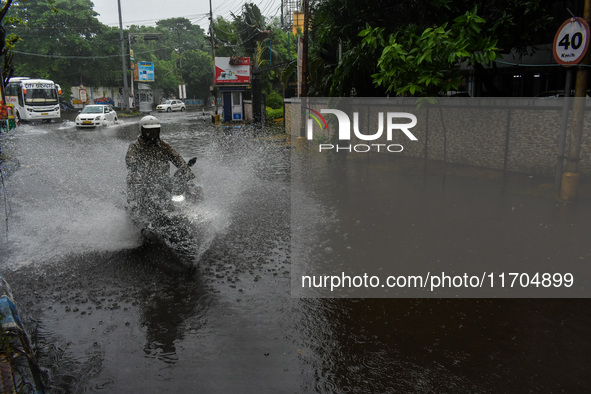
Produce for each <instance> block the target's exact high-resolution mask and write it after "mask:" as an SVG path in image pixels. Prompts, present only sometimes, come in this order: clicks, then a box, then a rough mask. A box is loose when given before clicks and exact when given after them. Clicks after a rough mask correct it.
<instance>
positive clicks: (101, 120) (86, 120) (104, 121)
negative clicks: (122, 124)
mask: <svg viewBox="0 0 591 394" xmlns="http://www.w3.org/2000/svg"><path fill="white" fill-rule="evenodd" d="M115 122H117V112H115V110H114V109H113V108H112V107H111V106H110V105H102V104H91V105H87V106H86V107H84V108H83V109H82V111H81V112H80V114H79V115H78V116H76V127H97V126H106V125H108V124H109V123H115Z"/></svg>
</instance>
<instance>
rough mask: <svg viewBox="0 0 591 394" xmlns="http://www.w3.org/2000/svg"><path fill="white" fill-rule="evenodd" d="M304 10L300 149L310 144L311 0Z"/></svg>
mask: <svg viewBox="0 0 591 394" xmlns="http://www.w3.org/2000/svg"><path fill="white" fill-rule="evenodd" d="M303 3H304V4H303V8H304V9H303V11H304V35H303V38H302V76H301V81H300V87H301V89H300V100H302V101H301V102H300V119H301V126H300V136H299V137H298V138H296V148H298V149H306V148H307V146H308V141H307V140H306V137H305V135H306V111H304V107H307V105H304V102H303V101H305V100H308V81H307V80H308V29H309V19H310V15H309V13H310V0H304V1H303Z"/></svg>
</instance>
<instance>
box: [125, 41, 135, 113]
mask: <svg viewBox="0 0 591 394" xmlns="http://www.w3.org/2000/svg"><path fill="white" fill-rule="evenodd" d="M127 38H128V39H129V61H130V63H131V77H130V78H129V82H130V84H131V98H132V103H133V104H135V92H134V91H133V85H134V83H133V79H134V76H135V68H136V67H137V66H136V65H135V63H134V62H135V59H134V57H133V51H132V50H131V33H128V34H127ZM131 107H133V106H131Z"/></svg>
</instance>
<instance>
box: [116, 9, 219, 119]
mask: <svg viewBox="0 0 591 394" xmlns="http://www.w3.org/2000/svg"><path fill="white" fill-rule="evenodd" d="M210 1H211V0H210ZM117 7H118V9H119V41H120V42H121V68H122V69H123V100H124V101H125V110H126V111H127V112H129V88H128V87H127V66H126V64H125V39H124V38H123V19H121V0H117Z"/></svg>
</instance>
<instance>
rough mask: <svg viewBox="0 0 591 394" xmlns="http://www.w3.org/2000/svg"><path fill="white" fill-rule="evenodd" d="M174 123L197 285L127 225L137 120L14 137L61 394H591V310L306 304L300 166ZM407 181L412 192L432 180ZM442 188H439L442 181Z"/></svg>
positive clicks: (519, 189) (28, 244) (12, 233)
mask: <svg viewBox="0 0 591 394" xmlns="http://www.w3.org/2000/svg"><path fill="white" fill-rule="evenodd" d="M159 117H160V118H161V120H162V123H163V139H165V140H166V141H168V142H169V143H171V144H172V145H173V146H174V147H175V148H177V150H178V151H179V152H180V153H181V154H182V155H183V156H184V157H186V158H188V157H192V156H197V157H198V162H197V165H196V167H195V172H196V174H197V179H198V180H199V182H200V183H201V184H202V186H203V189H204V191H205V195H206V203H205V206H203V207H201V208H200V209H202V210H203V211H204V212H207V213H208V215H209V216H208V218H209V221H208V234H209V237H208V238H207V241H206V242H205V243H204V244H203V245H202V248H201V256H200V258H199V261H198V263H199V270H198V271H197V273H194V274H187V273H186V272H185V271H184V270H182V269H179V264H178V261H175V259H174V257H173V256H172V254H171V253H170V251H167V250H166V249H165V248H158V247H156V246H153V245H143V244H142V241H141V237H140V234H139V230H138V229H136V228H134V227H133V225H132V224H131V223H130V221H129V219H128V218H127V215H126V212H125V171H126V169H125V163H124V156H125V152H126V149H127V146H128V144H129V142H131V141H132V140H133V139H134V138H135V137H136V136H137V130H136V127H137V123H136V122H137V120H139V119H133V118H131V119H125V120H124V121H123V124H121V125H117V126H110V127H107V128H105V129H99V130H94V131H89V130H83V131H78V130H75V128H74V127H73V124H72V123H70V122H65V123H62V124H52V125H26V126H24V127H21V128H19V130H17V131H16V132H14V133H13V134H11V135H8V136H3V137H2V138H3V140H2V143H3V151H4V152H7V151H8V152H10V154H11V155H13V157H14V158H17V159H18V161H19V163H20V167H19V168H18V170H17V171H15V172H13V173H12V174H11V175H10V176H8V177H7V178H6V179H5V185H6V191H7V196H8V199H9V207H10V212H9V216H8V231H6V228H4V229H3V230H2V233H1V234H0V235H2V241H1V243H0V248H1V257H0V269H1V273H2V274H3V275H4V276H5V277H6V279H7V281H8V282H9V283H10V284H11V286H12V290H13V293H14V297H15V300H16V302H17V304H18V306H19V311H20V314H21V317H22V318H23V320H24V322H25V325H26V326H27V327H28V328H29V331H30V334H31V337H32V339H33V342H34V345H35V348H36V350H37V354H38V361H39V364H40V366H41V368H42V369H43V371H44V373H45V376H46V381H47V385H48V387H49V391H50V392H55V393H81V392H112V393H163V392H170V393H192V392H204V393H227V392H240V393H255V392H256V393H259V392H264V393H300V392H320V393H350V392H354V393H359V392H367V393H376V392H380V393H390V392H405V393H406V392H416V393H425V392H433V393H435V392H436V393H461V392H471V393H497V392H561V391H564V392H585V391H588V390H589V386H591V372H590V371H589V368H588V365H589V362H590V361H591V341H590V340H589V339H590V337H589V335H590V334H589V332H590V330H589V329H590V328H591V312H590V308H589V307H590V306H591V305H590V302H589V300H587V299H415V298H411V299H408V298H386V299H369V298H367V299H364V298H358V299H328V298H318V299H314V298H294V297H292V296H291V293H290V289H291V286H292V284H291V275H292V266H291V263H292V261H291V260H292V255H291V254H292V251H291V241H292V239H291V235H292V229H291V220H292V212H291V206H292V198H293V197H294V194H293V190H292V189H291V186H292V185H291V174H290V165H291V163H290V160H291V153H292V152H291V150H290V149H289V148H286V147H285V146H284V145H282V144H277V143H274V142H269V141H266V140H265V141H261V140H256V139H253V138H251V136H250V134H248V135H246V136H240V135H239V134H236V133H234V135H226V134H225V133H223V132H220V131H219V130H217V131H216V129H214V128H213V127H211V126H210V125H208V124H205V123H201V122H198V121H196V120H195V119H192V114H191V113H185V114H170V115H168V114H162V115H159ZM400 168H401V169H402V170H401V173H402V175H405V174H406V175H409V176H412V177H413V179H417V177H418V175H422V174H424V172H423V171H424V170H425V169H424V168H422V167H420V166H416V165H415V164H411V165H410V166H408V165H407V164H404V163H403V164H401V166H400ZM426 171H427V174H428V175H427V179H432V180H434V179H435V177H437V182H438V184H439V185H440V183H439V182H440V179H441V178H440V177H439V170H438V169H437V168H427V169H426ZM449 171H450V174H452V175H451V176H450V177H448V178H451V179H448V180H447V181H448V183H447V184H446V190H447V192H446V193H447V194H445V196H446V198H447V200H446V201H448V202H450V201H452V200H453V199H454V198H457V196H454V193H453V190H455V188H456V187H458V185H460V184H462V183H466V184H474V182H477V183H478V184H479V187H480V189H483V188H484V190H487V191H488V194H491V195H494V196H495V198H498V199H501V200H502V199H505V200H508V201H515V199H517V200H519V201H522V200H521V197H522V196H527V198H526V200H524V201H534V202H535V201H537V202H538V203H537V204H538V205H540V206H544V207H546V206H547V205H548V204H547V202H548V201H552V204H554V200H553V199H552V192H551V191H548V188H547V187H546V186H543V185H545V184H548V182H543V185H542V186H541V187H540V186H539V183H536V184H535V185H534V184H532V185H529V186H531V187H526V188H524V186H528V185H527V184H526V183H527V182H533V180H531V178H527V179H529V181H526V182H523V180H517V179H516V180H515V182H513V183H511V182H510V183H509V187H508V188H507V187H506V186H505V188H503V182H502V181H500V180H499V178H498V177H495V176H493V177H488V176H486V175H484V174H480V173H478V171H477V170H473V169H465V168H450V169H449ZM474 174H476V176H474ZM519 179H521V178H519ZM536 181H537V180H536ZM427 182H430V181H427ZM551 182H552V181H551V180H550V183H551ZM325 186H326V185H325ZM331 190H332V191H331ZM335 190H339V189H335V188H332V189H330V190H326V188H323V189H319V190H318V193H317V194H315V195H314V198H315V199H316V202H317V204H315V205H314V206H315V207H316V208H318V209H319V210H320V216H322V217H326V218H328V219H327V222H326V223H327V225H326V229H330V230H334V228H335V227H338V225H339V223H340V224H341V225H342V224H343V221H340V222H339V221H338V220H336V221H335V220H333V219H334V216H335V212H336V213H337V214H336V215H337V216H338V213H339V212H341V211H340V209H341V208H339V207H338V206H331V205H330V204H329V203H328V202H327V201H330V199H329V200H323V196H324V194H323V193H326V196H332V197H330V198H333V197H334V195H331V193H334V191H335ZM430 190H431V191H432V189H430ZM532 190H533V191H534V193H532ZM409 193H410V192H409ZM431 196H433V194H432V193H431ZM516 196H517V197H516ZM327 198H328V197H327ZM408 198H409V200H408V201H411V200H412V195H409V196H408ZM530 199H531V200H530ZM493 200H494V199H493ZM405 201H407V200H405ZM578 204H579V205H578V207H580V208H578V210H577V211H576V212H575V215H574V216H571V217H570V218H569V216H566V217H565V218H564V219H563V220H564V221H565V222H561V223H562V224H566V225H567V226H568V224H572V223H576V227H577V229H578V230H581V231H580V234H581V239H584V238H585V236H586V234H589V233H588V232H585V231H586V230H587V228H586V227H584V226H583V225H582V222H585V220H584V218H585V215H587V214H588V206H589V205H590V204H589V200H587V199H586V198H584V199H583V200H582V201H580V202H579V203H578ZM499 205H500V206H503V204H501V203H500V204H499ZM436 207H437V205H433V206H432V208H433V211H434V212H435V211H437V208H436ZM410 212H413V211H410ZM532 214H533V213H532ZM409 215H410V214H409ZM528 216H529V215H528ZM446 217H448V218H449V217H451V216H446ZM413 219H414V221H413V223H409V225H410V224H415V225H418V224H421V223H422V221H421V218H420V217H414V218H413ZM546 219H548V217H546V218H544V220H542V222H548V220H546ZM342 220H345V219H344V218H343V219H342ZM437 220H438V219H437V216H433V217H432V216H424V219H423V222H425V223H426V222H432V221H435V222H437ZM335 223H336V224H335ZM433 239H435V237H434V238H433ZM323 241H325V238H323V237H322V234H320V238H318V243H319V244H320V243H322V242H323ZM405 241H406V242H408V240H405ZM434 242H435V241H432V243H434ZM315 246H317V245H315ZM330 246H331V247H332V248H333V249H332V250H333V251H334V252H338V251H339V250H338V248H339V247H341V246H340V245H336V244H333V245H330ZM346 246H348V245H345V244H343V245H342V247H346ZM326 247H327V246H326V245H322V250H326ZM581 250H587V249H584V246H581ZM577 252H580V250H578V251H577ZM557 253H560V251H558V252H557ZM579 254H580V255H581V256H580V257H582V258H583V259H585V260H587V259H589V258H590V257H589V255H584V254H582V253H579ZM403 257H404V258H408V256H403Z"/></svg>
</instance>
